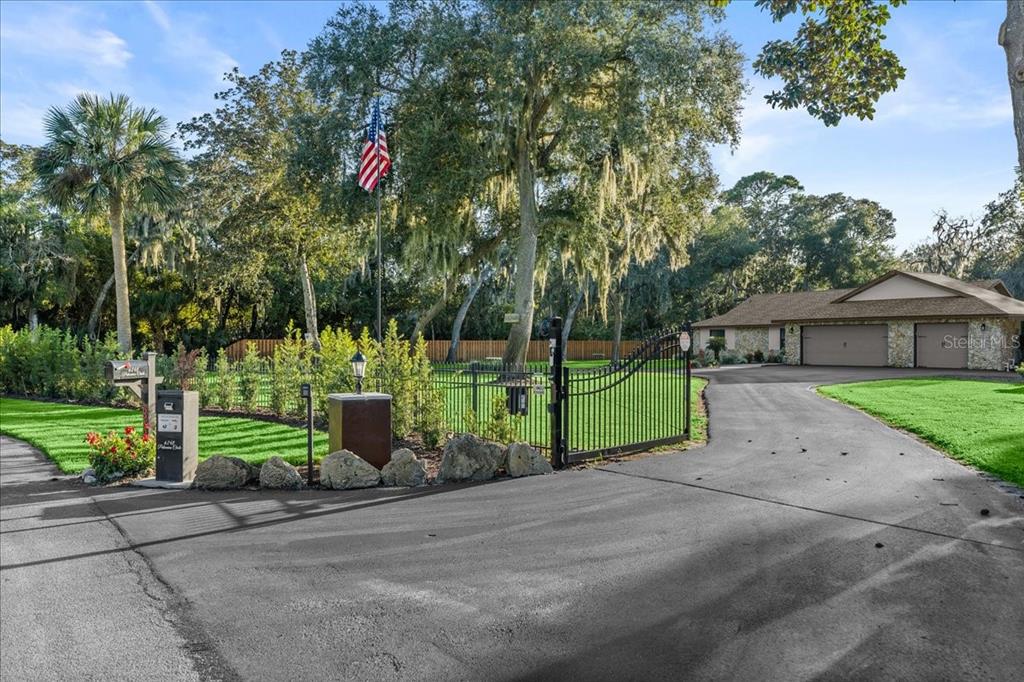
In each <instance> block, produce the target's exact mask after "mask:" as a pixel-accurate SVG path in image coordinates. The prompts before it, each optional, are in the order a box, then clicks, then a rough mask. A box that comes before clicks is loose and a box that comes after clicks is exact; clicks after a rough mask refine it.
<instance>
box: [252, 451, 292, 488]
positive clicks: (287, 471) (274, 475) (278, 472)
mask: <svg viewBox="0 0 1024 682" xmlns="http://www.w3.org/2000/svg"><path fill="white" fill-rule="evenodd" d="M260 487H261V488H287V489H290V490H295V489H296V488H301V487H302V476H300V475H299V472H298V471H297V470H296V469H295V467H293V466H292V465H291V464H289V463H288V462H286V461H284V460H283V459H281V458H280V457H276V456H275V457H271V458H270V459H268V460H267V461H266V462H264V463H263V466H262V467H260Z"/></svg>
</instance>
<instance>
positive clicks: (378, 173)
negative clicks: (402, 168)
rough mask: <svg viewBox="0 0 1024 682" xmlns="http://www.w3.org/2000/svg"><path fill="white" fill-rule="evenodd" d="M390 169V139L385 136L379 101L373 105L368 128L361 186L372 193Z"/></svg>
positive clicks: (360, 164)
mask: <svg viewBox="0 0 1024 682" xmlns="http://www.w3.org/2000/svg"><path fill="white" fill-rule="evenodd" d="M390 168H391V156H390V155H388V137H387V135H385V134H384V120H383V119H382V118H381V116H380V100H379V99H378V100H376V101H375V102H374V103H373V113H372V114H371V116H370V123H369V124H368V125H367V126H366V142H365V143H364V144H363V157H362V159H361V160H360V162H359V186H360V187H362V188H363V189H365V190H366V191H367V192H372V191H373V190H374V189H375V188H376V187H377V183H378V182H380V179H381V178H382V177H384V176H385V175H387V174H388V170H389V169H390Z"/></svg>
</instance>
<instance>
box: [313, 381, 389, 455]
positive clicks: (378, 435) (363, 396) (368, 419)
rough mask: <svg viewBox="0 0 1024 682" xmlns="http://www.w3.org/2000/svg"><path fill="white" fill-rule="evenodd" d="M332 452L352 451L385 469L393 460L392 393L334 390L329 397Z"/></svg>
mask: <svg viewBox="0 0 1024 682" xmlns="http://www.w3.org/2000/svg"><path fill="white" fill-rule="evenodd" d="M327 421H328V427H327V428H328V431H327V433H328V435H327V442H328V444H329V446H330V452H337V451H338V450H348V451H349V452H353V453H355V454H357V455H359V456H360V457H362V458H363V459H365V460H366V461H367V462H369V463H370V464H372V465H373V466H375V467H377V468H378V469H380V468H382V467H383V466H384V465H385V464H387V463H388V462H390V461H391V396H390V395H388V394H386V393H331V394H329V395H328V396H327Z"/></svg>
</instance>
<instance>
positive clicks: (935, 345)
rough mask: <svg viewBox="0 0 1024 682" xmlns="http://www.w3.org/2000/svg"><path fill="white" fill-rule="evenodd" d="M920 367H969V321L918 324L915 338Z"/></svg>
mask: <svg viewBox="0 0 1024 682" xmlns="http://www.w3.org/2000/svg"><path fill="white" fill-rule="evenodd" d="M914 344H915V351H916V355H915V357H916V358H917V366H918V367H931V368H935V369H938V368H941V369H966V368H967V323H966V322H955V323H948V322H947V323H942V324H938V323H935V324H932V323H928V324H918V325H917V329H916V335H915V338H914Z"/></svg>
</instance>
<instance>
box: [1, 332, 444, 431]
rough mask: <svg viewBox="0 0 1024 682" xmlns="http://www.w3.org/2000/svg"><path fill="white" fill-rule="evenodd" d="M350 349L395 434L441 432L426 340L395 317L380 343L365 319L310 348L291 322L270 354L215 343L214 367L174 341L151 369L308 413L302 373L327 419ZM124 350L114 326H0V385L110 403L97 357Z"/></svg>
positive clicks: (235, 404)
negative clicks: (404, 330) (381, 395)
mask: <svg viewBox="0 0 1024 682" xmlns="http://www.w3.org/2000/svg"><path fill="white" fill-rule="evenodd" d="M357 350H359V351H362V353H363V355H365V356H366V376H365V378H364V380H363V389H364V390H366V391H375V390H380V391H383V392H385V393H389V394H391V396H392V431H393V432H394V435H395V437H397V438H404V437H406V436H408V435H409V434H411V433H413V432H418V433H420V434H422V436H423V439H424V442H425V443H426V444H427V445H428V446H431V445H434V444H436V443H437V442H439V440H440V439H441V437H442V435H443V433H444V430H445V424H444V413H445V409H444V408H445V405H444V394H443V393H442V392H441V391H440V390H439V389H437V388H436V387H435V386H434V383H433V380H432V373H431V367H430V359H429V358H428V356H427V345H426V342H424V341H423V339H422V338H420V339H419V340H418V342H417V343H415V344H411V343H410V342H409V340H408V339H404V338H402V337H401V336H400V335H399V334H398V326H397V324H396V323H395V322H394V321H393V320H392V321H391V322H390V323H389V324H388V328H387V333H386V335H385V337H384V341H383V343H377V341H376V340H375V339H373V338H372V337H371V336H370V333H369V331H368V330H366V329H363V332H362V335H361V336H360V337H359V338H358V339H356V338H353V336H352V335H351V334H350V333H349V332H348V331H347V330H334V329H331V328H330V327H328V328H327V329H325V330H324V331H323V333H322V334H321V335H320V349H319V350H315V349H314V348H313V347H312V346H311V345H310V344H308V343H307V342H306V341H305V340H304V339H303V338H302V336H301V335H300V333H299V332H298V330H296V329H294V328H291V327H290V328H289V331H288V335H287V337H286V339H285V341H284V343H281V344H278V345H277V347H276V348H275V350H274V355H273V357H272V358H270V359H264V358H261V357H260V356H259V354H258V353H257V351H256V347H255V344H251V343H250V344H249V345H248V346H247V348H246V350H245V354H244V356H243V357H242V359H241V360H239V361H238V362H230V361H229V360H228V357H227V354H226V353H225V352H224V350H223V349H222V350H221V351H220V352H218V353H217V356H216V361H215V363H214V367H213V370H212V372H211V371H207V368H206V367H207V364H206V363H207V360H206V355H205V352H204V351H203V350H201V349H200V350H192V351H189V350H186V349H185V348H184V347H182V346H179V348H178V350H177V352H176V353H175V354H174V355H171V356H160V357H158V358H157V371H158V374H160V375H161V376H163V377H164V381H163V386H165V387H173V388H185V389H189V390H195V391H198V392H199V394H200V402H201V404H202V405H203V406H204V407H207V406H208V407H217V408H220V409H224V410H233V411H234V410H237V411H240V412H246V413H258V412H272V413H273V414H276V415H278V416H282V417H286V416H292V417H302V416H304V415H305V404H304V402H303V401H302V399H301V398H300V397H299V387H300V385H301V384H302V383H304V382H309V383H310V384H312V386H313V394H314V396H315V400H316V403H315V405H314V410H315V412H316V414H317V415H318V416H319V417H321V418H322V419H325V420H326V417H327V395H328V394H329V393H345V392H351V391H353V390H355V378H354V377H353V376H352V356H353V355H355V353H356V351H357ZM123 357H124V355H123V354H122V353H119V352H118V350H117V339H116V337H115V336H114V335H113V334H111V335H109V336H107V337H106V338H105V339H104V340H103V341H98V342H95V343H93V342H91V341H89V340H88V339H78V338H76V337H75V336H74V335H73V334H70V333H68V332H64V331H60V330H57V329H51V328H48V327H38V328H37V329H35V330H31V331H30V330H28V329H20V330H18V331H14V330H13V329H12V328H11V327H9V326H7V327H0V392H3V393H12V394H17V395H25V396H32V397H42V398H58V399H66V400H93V401H100V402H105V403H109V402H112V401H113V400H114V399H115V398H116V397H118V395H119V394H118V391H117V389H115V388H114V387H113V386H111V385H110V384H109V383H108V382H107V379H106V376H105V373H104V364H105V363H106V362H107V361H108V360H111V359H115V358H123ZM121 396H122V397H124V396H123V394H121Z"/></svg>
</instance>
